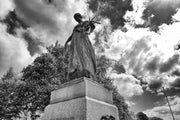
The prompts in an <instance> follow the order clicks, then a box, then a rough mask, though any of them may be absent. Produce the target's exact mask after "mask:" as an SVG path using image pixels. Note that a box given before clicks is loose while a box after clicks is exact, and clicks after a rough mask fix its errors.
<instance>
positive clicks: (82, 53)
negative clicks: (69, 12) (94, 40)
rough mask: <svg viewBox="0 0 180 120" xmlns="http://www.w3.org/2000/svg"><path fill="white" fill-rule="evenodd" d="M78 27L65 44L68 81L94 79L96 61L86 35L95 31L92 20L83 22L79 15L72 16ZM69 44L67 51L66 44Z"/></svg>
mask: <svg viewBox="0 0 180 120" xmlns="http://www.w3.org/2000/svg"><path fill="white" fill-rule="evenodd" d="M74 19H75V20H76V21H77V22H78V25H76V26H75V27H74V30H73V33H72V35H71V36H70V37H69V38H68V40H67V41H66V43H65V50H66V51H67V52H68V55H69V65H68V77H69V79H70V80H72V79H75V78H80V77H88V78H96V59H95V53H94V49H93V47H92V44H91V42H90V40H89V37H88V35H89V34H90V33H91V32H92V31H93V30H94V29H95V25H94V24H95V23H98V22H96V21H93V19H91V20H88V21H83V20H82V19H83V16H82V15H81V14H80V13H76V14H74ZM69 42H70V45H69V49H68V50H67V48H68V43H69Z"/></svg>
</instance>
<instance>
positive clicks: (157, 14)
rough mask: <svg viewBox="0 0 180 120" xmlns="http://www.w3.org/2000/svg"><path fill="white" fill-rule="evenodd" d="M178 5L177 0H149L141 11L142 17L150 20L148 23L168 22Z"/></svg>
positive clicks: (157, 24) (159, 23)
mask: <svg viewBox="0 0 180 120" xmlns="http://www.w3.org/2000/svg"><path fill="white" fill-rule="evenodd" d="M179 7H180V1H179V0H150V1H149V2H148V4H147V6H146V9H145V10H144V11H143V19H145V20H146V21H150V25H156V26H159V25H161V24H163V23H166V24H170V23H171V21H172V17H173V15H174V14H175V13H176V10H177V8H179Z"/></svg>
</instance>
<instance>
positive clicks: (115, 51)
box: [104, 22, 180, 89]
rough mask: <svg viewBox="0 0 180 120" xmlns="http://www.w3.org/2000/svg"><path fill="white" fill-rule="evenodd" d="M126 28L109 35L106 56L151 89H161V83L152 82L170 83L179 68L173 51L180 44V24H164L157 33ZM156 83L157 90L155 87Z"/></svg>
mask: <svg viewBox="0 0 180 120" xmlns="http://www.w3.org/2000/svg"><path fill="white" fill-rule="evenodd" d="M127 28H128V31H127V32H122V31H121V30H115V31H114V32H112V33H111V34H110V35H109V40H108V41H107V45H108V47H107V48H106V49H105V50H104V54H105V55H106V57H108V58H110V59H113V60H116V61H119V62H120V63H122V65H123V66H124V68H125V70H126V73H127V74H131V75H136V76H137V78H142V79H143V80H145V81H146V82H147V83H149V84H150V86H151V87H150V88H153V89H154V88H159V87H161V85H162V83H161V82H153V83H152V82H151V81H154V80H155V81H158V80H159V79H157V78H159V77H161V78H162V79H164V80H163V82H165V80H166V79H167V80H170V79H169V78H168V76H169V75H170V74H171V73H172V72H173V71H175V70H176V69H178V68H179V67H180V66H179V62H180V61H179V52H178V51H177V50H176V49H174V48H175V46H176V44H177V43H179V38H180V35H179V34H178V33H177V31H179V28H180V23H178V22H174V23H173V24H171V25H165V24H164V25H162V26H160V31H159V32H158V33H156V32H154V31H150V30H149V29H148V28H134V27H131V26H128V27H127ZM151 78H153V79H154V80H153V79H151ZM154 83H157V84H158V87H153V86H154ZM168 83H169V82H168ZM155 86H156V84H155Z"/></svg>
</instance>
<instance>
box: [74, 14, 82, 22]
mask: <svg viewBox="0 0 180 120" xmlns="http://www.w3.org/2000/svg"><path fill="white" fill-rule="evenodd" d="M82 18H83V16H82V15H81V14H80V13H75V14H74V19H75V20H76V21H77V22H78V23H80V22H82Z"/></svg>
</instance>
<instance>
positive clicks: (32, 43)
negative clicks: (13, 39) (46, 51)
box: [23, 32, 43, 56]
mask: <svg viewBox="0 0 180 120" xmlns="http://www.w3.org/2000/svg"><path fill="white" fill-rule="evenodd" d="M23 38H24V40H25V41H26V42H27V43H28V47H27V49H28V51H29V53H30V55H31V56H33V55H35V53H39V54H40V53H42V50H41V48H40V47H41V46H42V45H43V43H42V42H40V40H38V38H34V37H33V36H32V35H31V34H30V33H28V32H25V33H23Z"/></svg>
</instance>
